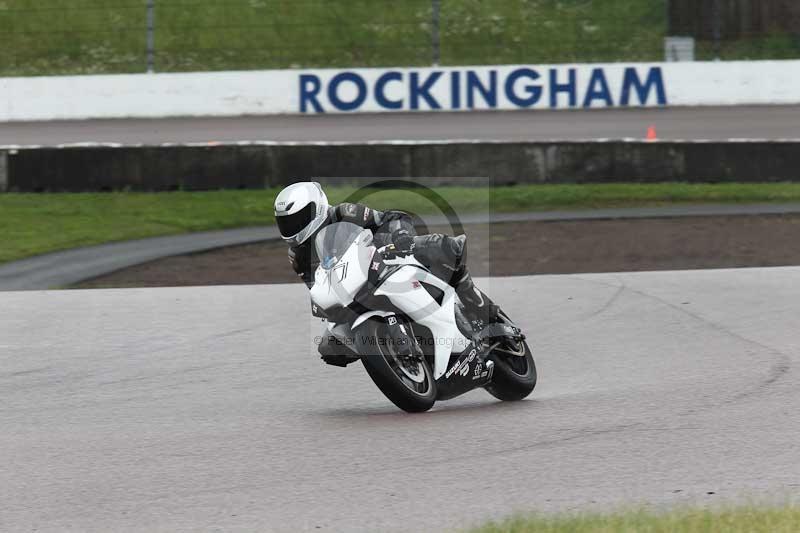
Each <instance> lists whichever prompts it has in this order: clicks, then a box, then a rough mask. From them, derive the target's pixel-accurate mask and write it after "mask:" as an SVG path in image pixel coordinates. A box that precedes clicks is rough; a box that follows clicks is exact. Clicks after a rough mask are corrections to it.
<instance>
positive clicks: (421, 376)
mask: <svg viewBox="0 0 800 533" xmlns="http://www.w3.org/2000/svg"><path fill="white" fill-rule="evenodd" d="M382 333H383V332H382ZM378 349H379V351H380V352H381V355H382V356H383V358H384V360H385V361H386V362H387V363H389V367H390V368H391V369H392V372H394V374H395V376H397V378H398V379H399V380H400V382H401V383H402V384H403V385H405V386H406V388H408V389H409V390H411V391H413V392H415V393H417V394H420V395H425V394H427V393H428V392H429V391H430V388H431V384H430V378H429V373H428V372H427V371H426V367H425V363H424V361H423V360H422V359H420V358H418V357H414V356H408V355H401V354H398V353H396V351H395V350H394V349H393V348H392V344H391V343H387V345H386V346H383V347H379V348H378Z"/></svg>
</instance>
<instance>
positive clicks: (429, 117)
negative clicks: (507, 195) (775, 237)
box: [0, 106, 800, 146]
mask: <svg viewBox="0 0 800 533" xmlns="http://www.w3.org/2000/svg"><path fill="white" fill-rule="evenodd" d="M650 125H654V126H656V129H657V133H658V137H659V138H660V139H664V140H670V139H686V140H695V139H711V140H727V139H731V138H748V139H753V138H756V139H796V138H800V106H774V107H773V106H750V107H748V106H742V107H698V108H664V109H603V110H581V111H503V112H477V113H400V114H359V115H315V116H268V117H238V118H187V119H153V120H135V119H120V120H90V121H68V122H29V123H22V122H17V123H6V124H0V145H19V146H29V145H60V144H69V143H83V142H114V143H123V144H140V143H141V144H161V143H184V142H199V143H205V142H238V141H298V142H313V141H322V142H327V141H337V142H348V141H350V142H369V141H388V140H412V141H423V140H449V139H473V140H474V139H478V140H551V139H560V140H578V139H599V138H614V139H620V138H632V139H641V138H643V137H644V136H645V134H646V131H647V128H648V126H650Z"/></svg>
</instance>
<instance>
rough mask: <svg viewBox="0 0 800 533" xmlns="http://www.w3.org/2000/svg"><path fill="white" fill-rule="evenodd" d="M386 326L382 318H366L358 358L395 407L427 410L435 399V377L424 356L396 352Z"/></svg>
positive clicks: (417, 410) (406, 409) (360, 337)
mask: <svg viewBox="0 0 800 533" xmlns="http://www.w3.org/2000/svg"><path fill="white" fill-rule="evenodd" d="M388 328H389V325H388V324H387V323H386V322H385V320H384V319H382V318H380V319H379V318H374V319H369V320H368V321H367V322H366V323H364V325H363V326H362V327H360V328H359V332H358V335H357V336H358V337H359V339H361V340H360V342H359V344H360V346H359V348H360V349H359V351H360V353H361V362H362V363H363V364H364V368H365V369H366V370H367V373H368V374H369V377H370V378H372V381H373V382H375V385H377V386H378V388H379V389H380V390H381V392H382V393H383V394H384V395H385V396H386V397H387V398H389V400H391V402H392V403H393V404H395V405H396V406H397V407H399V408H400V409H402V410H403V411H407V412H409V413H421V412H424V411H427V410H429V409H430V408H431V407H433V404H434V403H435V402H436V380H434V379H433V371H432V370H431V367H430V364H428V361H427V360H426V359H425V357H424V356H419V357H408V356H405V355H402V354H401V353H398V351H397V349H396V344H395V343H394V342H390V339H392V338H393V337H392V335H391V333H390V332H389V329H388ZM411 340H412V341H413V335H412V336H411ZM414 342H415V341H414Z"/></svg>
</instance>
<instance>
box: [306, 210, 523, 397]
mask: <svg viewBox="0 0 800 533" xmlns="http://www.w3.org/2000/svg"><path fill="white" fill-rule="evenodd" d="M314 244H315V247H316V251H317V256H318V257H319V258H320V264H319V267H318V268H317V269H316V272H315V279H314V285H313V286H312V287H311V305H312V314H313V315H314V316H316V317H318V318H322V319H323V320H325V321H327V334H328V335H329V338H330V339H331V340H335V345H336V346H337V347H339V348H341V349H342V351H344V352H346V353H347V356H346V357H347V361H346V363H344V364H342V365H340V366H346V364H349V363H350V362H354V361H356V360H359V359H360V360H361V362H362V363H363V365H364V368H365V369H366V370H367V373H368V374H369V376H370V378H372V380H373V382H374V383H375V385H377V386H378V388H379V389H380V390H381V392H383V394H384V395H385V396H386V397H387V398H388V399H389V400H391V401H392V402H393V403H394V404H395V405H396V406H397V407H399V408H400V409H403V410H404V411H408V412H423V411H427V410H429V409H430V408H431V407H433V405H434V403H435V402H436V401H439V400H449V399H451V398H455V397H456V396H459V395H461V394H464V393H466V392H468V391H471V390H473V389H476V388H479V387H482V388H484V389H486V390H487V391H488V392H489V393H490V394H492V395H493V396H495V397H496V398H498V399H500V400H505V401H515V400H521V399H523V398H525V397H527V396H528V395H529V394H530V393H531V392H532V391H533V389H534V387H535V386H536V380H537V373H536V366H535V363H534V360H533V355H532V353H531V350H530V348H529V346H528V343H527V342H526V340H525V335H524V334H523V333H522V330H521V329H520V328H519V327H518V326H517V325H515V324H514V323H513V322H512V321H511V319H510V318H509V317H508V315H507V314H506V313H504V312H502V311H500V313H499V316H498V319H497V320H496V321H495V322H493V323H491V324H488V325H487V324H483V323H481V322H480V321H478V320H471V319H470V318H469V317H470V316H471V315H470V314H469V310H468V309H466V308H465V306H464V305H463V304H462V302H461V301H460V300H459V298H458V295H457V294H456V291H455V289H454V288H453V287H451V286H450V285H449V284H448V283H447V282H445V281H443V280H442V279H440V278H438V277H436V276H435V275H433V274H432V272H431V271H430V270H429V269H428V268H426V267H425V266H424V265H422V264H421V263H420V262H419V261H417V260H416V258H414V257H413V254H409V255H406V256H405V257H399V255H398V254H395V253H392V250H393V246H392V245H387V246H384V247H381V248H378V247H377V246H376V244H375V242H374V239H373V234H372V232H371V231H370V230H366V229H364V228H361V227H359V226H357V225H355V224H352V223H349V222H338V223H334V224H331V225H329V226H326V227H325V228H323V229H322V230H321V231H320V232H319V233H318V234H317V236H316V239H315V243H314Z"/></svg>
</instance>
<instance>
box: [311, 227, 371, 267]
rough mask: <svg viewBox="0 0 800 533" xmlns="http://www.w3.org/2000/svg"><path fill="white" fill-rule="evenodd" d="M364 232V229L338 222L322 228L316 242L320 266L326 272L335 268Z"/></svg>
mask: <svg viewBox="0 0 800 533" xmlns="http://www.w3.org/2000/svg"><path fill="white" fill-rule="evenodd" d="M362 231H364V228H362V227H359V226H356V225H355V224H352V223H350V222H337V223H336V224H331V225H330V226H326V227H324V228H322V230H320V232H319V233H318V234H317V238H316V240H315V241H314V244H315V245H316V248H317V257H319V261H320V263H319V264H320V266H321V267H322V268H323V269H325V270H330V269H332V268H333V267H335V266H336V263H338V262H339V260H340V259H341V258H342V256H343V255H344V254H345V252H346V251H347V249H348V248H350V245H351V244H353V242H355V240H356V239H357V238H358V236H359V235H361V232H362Z"/></svg>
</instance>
